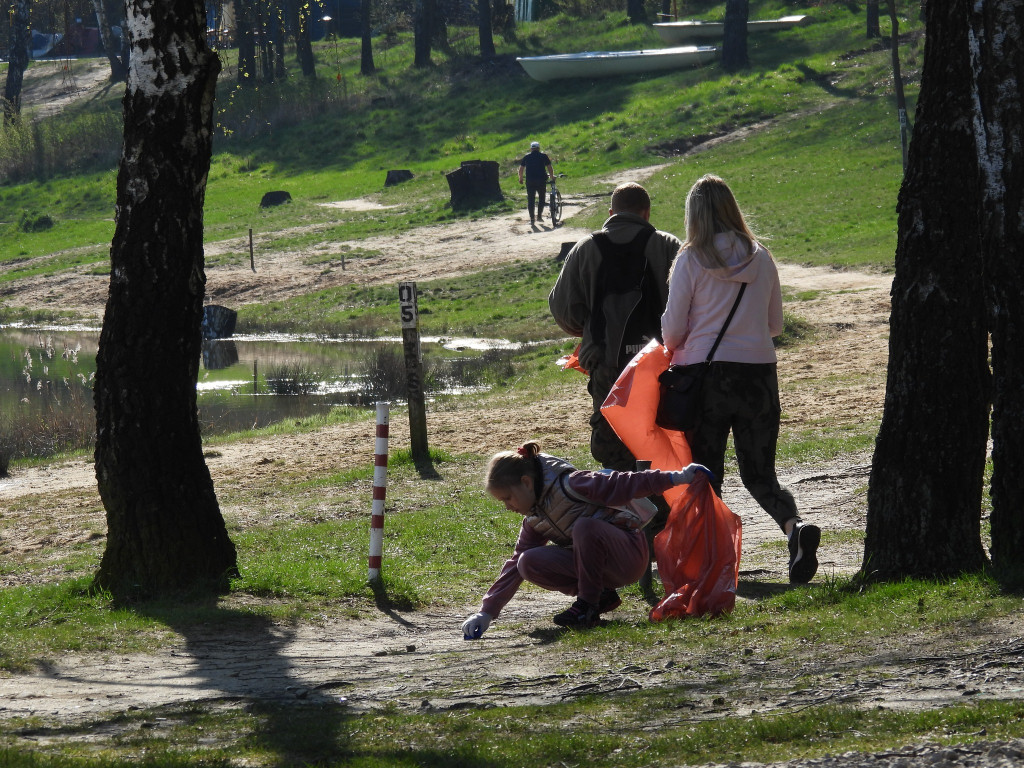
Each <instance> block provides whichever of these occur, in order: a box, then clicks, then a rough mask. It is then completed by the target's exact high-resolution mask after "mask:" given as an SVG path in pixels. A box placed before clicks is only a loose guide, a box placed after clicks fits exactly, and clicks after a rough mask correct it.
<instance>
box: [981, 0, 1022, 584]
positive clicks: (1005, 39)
mask: <svg viewBox="0 0 1024 768" xmlns="http://www.w3.org/2000/svg"><path fill="white" fill-rule="evenodd" d="M971 10H972V14H971V19H970V21H971V28H970V50H971V62H972V65H973V74H974V78H975V83H976V90H975V91H974V93H973V96H974V99H973V107H974V113H973V115H972V121H973V124H974V126H975V134H976V138H977V142H978V149H977V153H978V157H979V159H980V163H979V170H980V182H981V203H982V217H981V225H982V232H983V233H984V236H983V245H984V251H985V256H984V265H985V277H986V284H987V289H988V298H989V301H988V304H989V309H990V316H989V317H990V320H989V323H990V324H989V330H990V332H991V335H992V336H991V338H992V374H993V388H992V488H991V494H992V553H991V554H992V562H993V564H994V565H995V566H996V567H997V568H998V569H1000V570H1001V571H1008V570H1018V571H1019V570H1021V569H1022V566H1024V483H1022V482H1021V478H1022V477H1024V343H1022V341H1021V340H1022V339H1024V109H1022V104H1021V87H1022V86H1021V81H1022V80H1024V48H1022V47H1021V39H1022V38H1021V34H1022V33H1024V4H1022V3H1021V2H1020V0H982V1H981V2H979V3H977V4H976V5H973V6H971Z"/></svg>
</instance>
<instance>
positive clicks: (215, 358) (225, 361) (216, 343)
mask: <svg viewBox="0 0 1024 768" xmlns="http://www.w3.org/2000/svg"><path fill="white" fill-rule="evenodd" d="M237 362H238V347H237V346H235V342H233V341H230V340H227V339H224V340H205V341H203V368H205V369H206V370H208V371H219V370H221V369H223V368H230V367H231V366H232V365H234V364H235V363H237Z"/></svg>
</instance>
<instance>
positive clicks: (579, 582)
mask: <svg viewBox="0 0 1024 768" xmlns="http://www.w3.org/2000/svg"><path fill="white" fill-rule="evenodd" d="M698 471H705V472H706V471H707V470H706V469H705V468H704V467H702V466H700V465H698V464H691V465H689V466H687V467H686V468H685V469H683V470H680V471H677V472H663V471H661V470H656V469H651V470H645V471H643V472H608V471H604V472H588V471H580V470H577V469H576V468H575V467H574V466H573V465H572V464H570V463H569V462H567V461H565V460H564V459H560V458H558V457H556V456H550V455H548V454H545V453H541V452H540V446H539V445H538V444H537V443H534V442H529V443H524V444H523V445H522V446H521V447H520V448H519V449H518V450H515V451H502V452H500V453H497V454H495V455H494V456H493V457H492V458H491V460H490V462H489V464H488V465H487V481H486V482H487V492H488V493H490V494H491V495H492V496H493V497H494V498H495V499H497V500H498V501H500V502H502V503H503V504H504V505H505V507H506V508H507V509H509V510H510V511H512V512H518V513H519V514H520V515H522V516H523V518H524V519H523V524H522V528H521V529H520V531H519V539H518V540H517V541H516V546H515V550H514V551H513V552H512V556H511V557H510V558H509V559H508V560H507V561H506V562H505V565H504V566H503V567H502V569H501V573H500V574H499V575H498V579H497V581H495V582H494V584H493V585H492V586H491V588H490V589H489V590H488V591H487V594H486V595H484V599H483V605H482V606H481V608H480V611H479V612H477V613H475V614H473V615H472V616H470V617H469V618H468V619H466V620H465V622H463V624H462V631H463V634H464V636H465V637H467V638H473V637H480V635H481V634H483V633H484V632H485V631H486V630H487V628H488V627H489V626H490V623H491V620H492V619H494V618H495V617H497V616H498V614H499V613H500V612H501V609H502V608H504V607H505V605H506V604H507V603H508V601H509V600H511V599H512V597H513V595H515V593H516V590H518V589H519V585H520V584H522V583H523V581H524V580H525V581H530V582H533V583H534V584H536V585H538V586H540V587H543V588H544V589H550V590H553V591H556V592H562V593H563V594H566V595H572V596H575V597H576V601H575V602H574V603H573V604H572V605H571V606H569V608H567V609H566V610H564V611H562V612H561V613H559V614H557V615H556V616H555V617H554V622H555V624H557V625H559V626H562V627H574V628H587V627H592V626H594V625H595V624H596V623H597V622H598V619H599V617H600V615H601V614H602V613H606V612H608V611H612V610H614V609H615V608H617V607H618V606H619V605H620V604H621V602H622V601H621V600H620V599H619V594H618V592H617V591H616V590H617V589H619V588H620V587H624V586H626V585H628V584H632V583H633V582H635V581H637V580H638V579H639V578H640V577H641V576H642V575H643V574H644V571H645V570H646V568H647V560H648V550H647V538H646V536H645V535H644V533H643V531H642V527H643V525H644V524H645V523H646V522H647V521H646V520H645V519H643V515H642V513H640V512H637V511H634V509H631V508H630V506H629V505H630V503H631V502H633V500H634V499H645V498H646V497H648V496H652V495H655V494H660V493H663V492H664V491H666V490H667V489H669V488H671V487H673V486H675V485H682V484H684V483H689V482H691V481H692V480H693V478H694V476H695V475H696V473H697V472H698Z"/></svg>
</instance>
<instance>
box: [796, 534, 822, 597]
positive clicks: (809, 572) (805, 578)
mask: <svg viewBox="0 0 1024 768" xmlns="http://www.w3.org/2000/svg"><path fill="white" fill-rule="evenodd" d="M820 541H821V528H819V527H818V526H816V525H808V524H806V523H797V524H796V525H795V526H794V527H793V530H792V532H791V533H790V534H789V581H790V583H791V584H806V583H807V582H809V581H810V580H811V579H813V578H814V574H815V573H817V572H818V543H819V542H820Z"/></svg>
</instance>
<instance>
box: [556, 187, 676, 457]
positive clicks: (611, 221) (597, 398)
mask: <svg viewBox="0 0 1024 768" xmlns="http://www.w3.org/2000/svg"><path fill="white" fill-rule="evenodd" d="M608 213H609V218H608V220H607V221H605V223H604V226H603V227H602V228H601V231H600V232H594V233H593V234H590V235H587V236H586V237H584V238H583V239H582V240H580V241H579V242H578V243H576V245H574V246H573V248H572V250H570V251H569V253H568V255H567V256H566V257H565V264H563V265H562V271H561V273H560V274H559V276H558V280H557V281H556V282H555V287H554V288H552V289H551V294H550V296H548V306H549V307H550V309H551V314H552V316H553V317H554V318H555V322H556V323H558V326H559V327H560V328H561V329H562V330H563V331H565V332H566V333H568V334H570V335H572V336H579V337H581V342H580V351H579V360H580V365H581V366H582V367H583V368H584V369H585V370H586V371H587V372H588V373H589V375H590V380H589V382H588V384H587V390H588V391H589V392H590V395H591V398H592V399H593V403H594V411H593V414H592V415H591V417H590V428H591V432H590V452H591V454H593V456H594V458H595V459H596V460H597V461H599V462H601V464H602V466H604V467H606V468H608V469H615V470H620V471H621V470H626V471H628V470H633V469H635V468H636V459H635V457H634V456H633V454H632V453H630V451H629V449H628V448H627V447H626V446H625V445H623V443H622V441H621V440H619V438H618V436H617V435H616V434H615V431H614V430H613V429H612V428H611V426H610V425H609V424H608V422H607V421H605V419H604V416H603V415H602V414H601V404H602V403H603V402H604V401H605V398H606V397H607V396H608V393H609V392H610V391H611V388H612V385H613V384H614V383H615V380H616V379H617V378H618V377H619V374H620V373H621V372H622V369H623V368H624V367H625V365H626V363H628V362H629V361H630V360H631V359H632V358H633V356H634V355H635V354H636V353H637V352H638V351H640V350H641V349H642V348H643V347H644V346H645V345H646V344H647V342H648V341H649V340H650V339H652V338H658V339H660V338H661V315H662V313H663V312H664V311H665V302H666V300H667V298H668V272H669V268H670V267H671V266H672V261H673V259H675V257H676V254H677V253H679V250H680V248H681V247H682V243H681V242H680V241H679V238H677V237H675V236H674V235H670V234H669V233H668V232H661V231H659V230H657V229H655V228H654V226H653V225H652V224H651V223H650V218H651V198H650V195H648V194H647V190H645V189H644V188H643V187H641V186H640V185H639V184H635V183H633V182H628V183H626V184H620V185H619V186H618V187H616V188H615V190H614V191H613V192H612V198H611V208H610V210H609V211H608Z"/></svg>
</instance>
